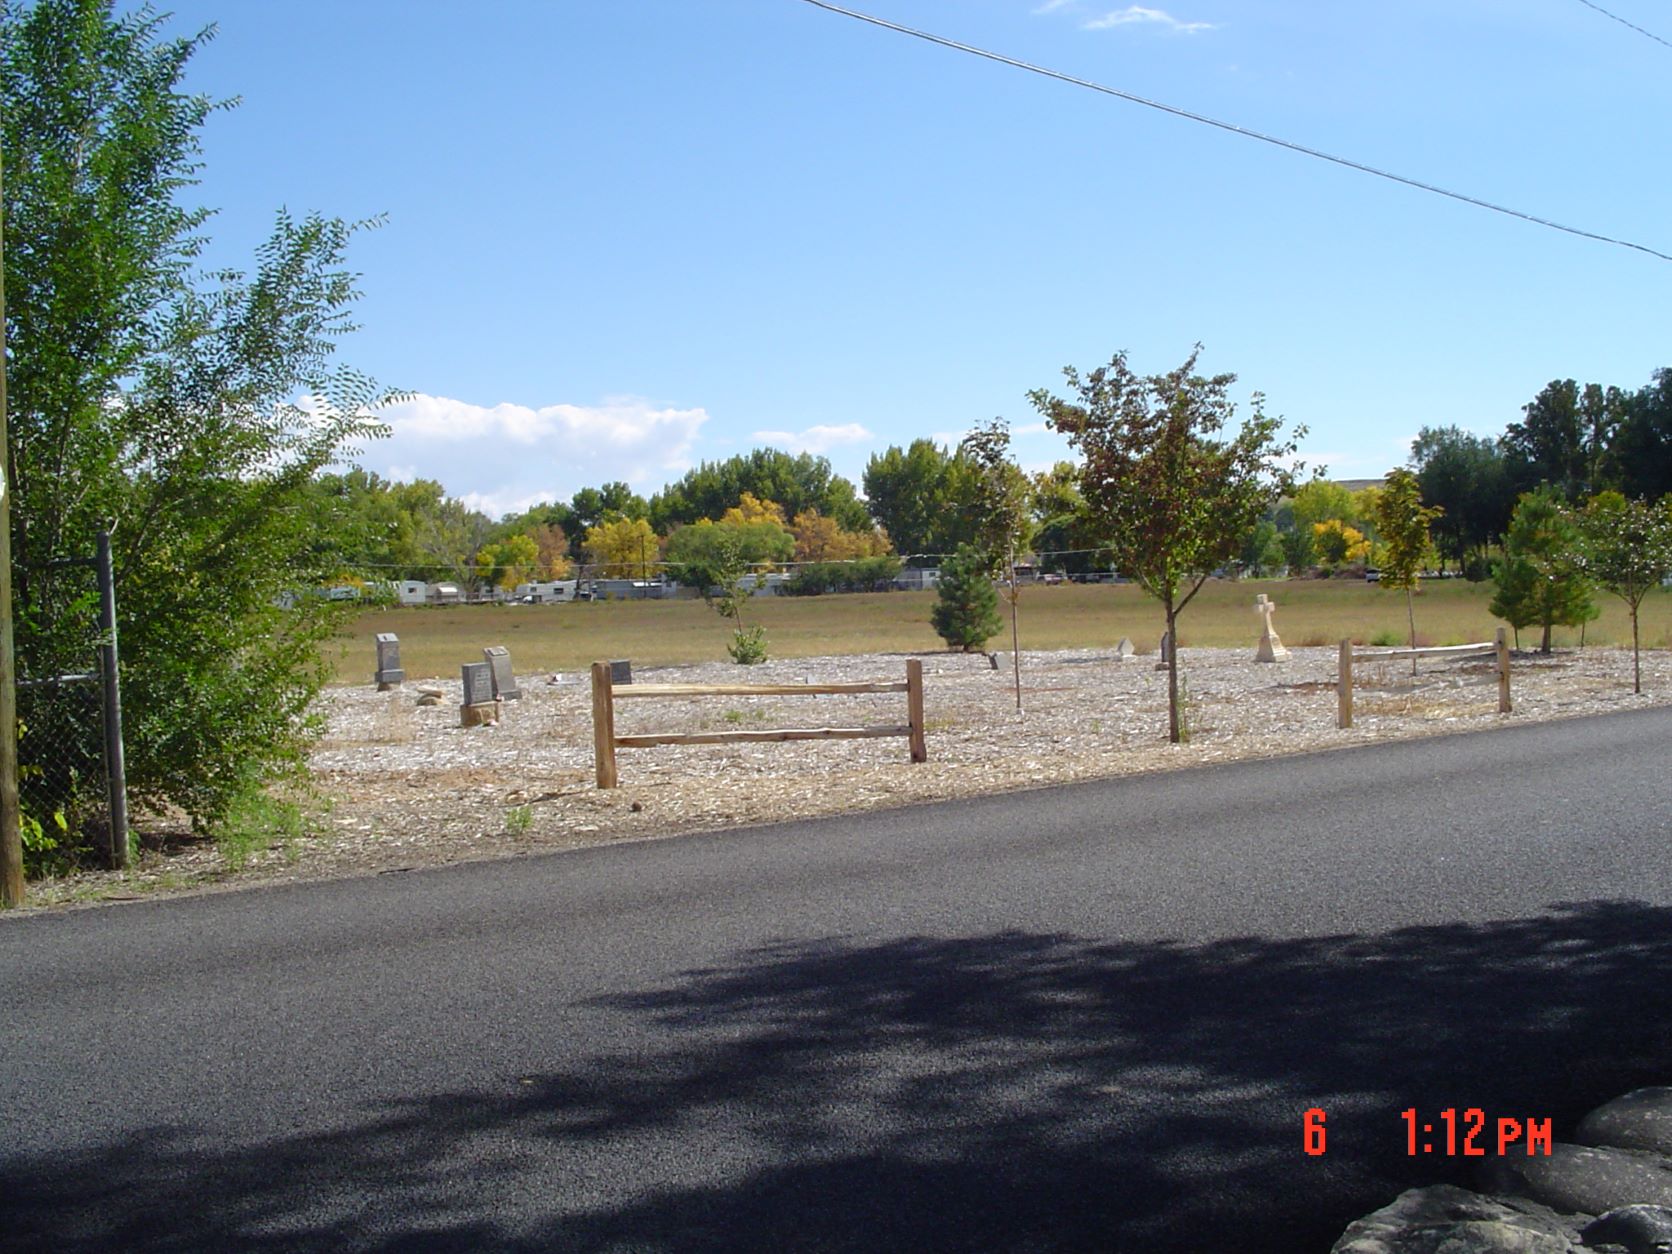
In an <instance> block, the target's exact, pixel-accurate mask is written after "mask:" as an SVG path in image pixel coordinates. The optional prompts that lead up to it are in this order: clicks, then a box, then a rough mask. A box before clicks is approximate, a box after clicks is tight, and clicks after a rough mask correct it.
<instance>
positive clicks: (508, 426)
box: [356, 394, 709, 517]
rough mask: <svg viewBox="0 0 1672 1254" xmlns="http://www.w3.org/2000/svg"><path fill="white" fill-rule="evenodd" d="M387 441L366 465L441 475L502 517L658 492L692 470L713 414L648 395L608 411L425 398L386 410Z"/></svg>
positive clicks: (608, 406) (611, 404) (369, 451)
mask: <svg viewBox="0 0 1672 1254" xmlns="http://www.w3.org/2000/svg"><path fill="white" fill-rule="evenodd" d="M377 417H378V419H379V420H381V421H382V422H383V423H384V424H385V425H386V426H387V427H388V428H389V438H388V439H386V440H375V441H368V442H367V443H366V444H365V446H364V447H363V448H362V451H361V455H360V456H359V457H358V458H357V459H356V460H358V461H359V462H360V463H361V464H362V465H364V466H365V467H366V468H367V469H369V470H373V471H376V472H377V473H378V474H380V475H383V476H384V477H386V478H389V479H398V480H401V481H405V482H410V481H411V480H413V479H434V480H437V481H439V482H440V483H441V485H442V487H444V488H445V489H446V491H447V494H448V495H449V496H454V497H457V498H459V499H460V500H462V501H464V502H465V503H466V504H469V505H471V506H472V507H473V508H476V509H480V510H482V511H483V512H484V513H487V514H490V515H493V516H496V517H497V516H499V515H502V514H506V513H511V512H515V511H518V510H522V509H526V508H528V507H529V506H530V505H533V504H536V503H537V502H539V501H549V500H553V499H565V498H567V497H568V496H570V495H572V494H573V493H574V492H575V491H576V490H578V489H579V488H582V487H584V486H586V485H587V484H593V485H596V484H600V483H608V482H610V481H611V480H615V479H620V480H625V481H626V482H627V483H629V484H632V485H633V486H634V487H635V488H636V489H638V490H640V491H645V490H655V489H656V488H659V487H660V486H661V485H662V484H663V483H664V482H665V481H666V480H668V479H670V478H674V477H677V476H678V475H679V474H681V473H683V472H684V471H685V470H687V469H689V468H690V464H691V457H690V453H691V449H692V446H693V445H694V444H695V443H696V440H697V437H698V435H699V433H700V432H701V430H702V427H703V424H704V423H706V422H708V421H709V415H708V412H707V411H706V410H704V409H701V408H695V409H675V408H671V407H665V406H658V405H654V404H652V403H651V402H649V401H647V400H643V399H641V398H639V397H632V396H621V397H610V398H607V399H606V400H605V401H604V402H603V403H602V404H599V405H571V404H562V405H545V406H541V407H538V408H535V407H531V406H528V405H518V404H513V403H511V402H502V403H500V404H498V405H476V404H472V403H471V402H469V401H461V400H455V399H453V398H451V397H446V396H426V395H422V394H420V395H418V396H414V397H411V398H410V399H408V400H406V401H403V402H401V403H400V404H398V405H391V406H389V407H388V408H387V409H385V410H382V411H380V412H379V413H378V414H377Z"/></svg>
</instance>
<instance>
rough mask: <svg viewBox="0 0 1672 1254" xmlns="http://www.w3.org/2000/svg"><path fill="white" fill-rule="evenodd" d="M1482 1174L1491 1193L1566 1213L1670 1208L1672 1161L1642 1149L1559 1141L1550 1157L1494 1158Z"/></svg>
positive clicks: (1595, 1213) (1671, 1201) (1483, 1169)
mask: <svg viewBox="0 0 1672 1254" xmlns="http://www.w3.org/2000/svg"><path fill="white" fill-rule="evenodd" d="M1480 1176H1481V1181H1482V1183H1483V1184H1484V1185H1485V1187H1486V1188H1487V1189H1489V1190H1490V1191H1491V1192H1493V1193H1514V1194H1516V1195H1517V1196H1518V1197H1527V1198H1531V1199H1532V1200H1533V1201H1535V1202H1543V1203H1544V1204H1545V1205H1546V1206H1553V1207H1555V1208H1556V1209H1557V1210H1563V1211H1583V1212H1585V1213H1586V1214H1589V1215H1601V1214H1603V1213H1604V1212H1606V1211H1611V1210H1615V1209H1617V1208H1619V1207H1622V1206H1632V1205H1636V1204H1638V1203H1644V1204H1647V1205H1651V1206H1672V1158H1667V1157H1666V1156H1664V1155H1661V1154H1649V1153H1645V1152H1643V1151H1642V1150H1629V1149H1597V1148H1594V1147H1592V1146H1589V1145H1565V1144H1563V1143H1561V1142H1557V1143H1556V1144H1555V1145H1553V1146H1552V1147H1551V1152H1550V1154H1549V1155H1547V1156H1545V1155H1541V1156H1538V1157H1528V1158H1498V1159H1494V1160H1492V1161H1491V1162H1488V1163H1486V1164H1485V1165H1484V1166H1483V1167H1482V1168H1481V1173H1480Z"/></svg>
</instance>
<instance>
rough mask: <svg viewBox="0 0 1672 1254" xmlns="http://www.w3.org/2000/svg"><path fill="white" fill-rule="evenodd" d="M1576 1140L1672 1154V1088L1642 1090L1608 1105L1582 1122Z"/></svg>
mask: <svg viewBox="0 0 1672 1254" xmlns="http://www.w3.org/2000/svg"><path fill="white" fill-rule="evenodd" d="M1573 1139H1574V1140H1576V1141H1578V1142H1579V1143H1580V1144H1581V1145H1611V1146H1613V1147H1614V1148H1616V1149H1635V1150H1652V1151H1654V1152H1655V1153H1657V1154H1672V1088H1652V1089H1638V1090H1636V1091H1635V1092H1632V1093H1627V1094H1626V1095H1625V1096H1624V1097H1616V1098H1615V1099H1614V1100H1613V1101H1611V1102H1604V1103H1603V1104H1602V1105H1601V1106H1598V1107H1597V1108H1596V1109H1595V1110H1593V1111H1592V1112H1591V1113H1590V1114H1588V1115H1586V1116H1585V1117H1584V1118H1583V1119H1581V1120H1580V1121H1579V1127H1578V1128H1577V1129H1576V1130H1575V1132H1574V1136H1573Z"/></svg>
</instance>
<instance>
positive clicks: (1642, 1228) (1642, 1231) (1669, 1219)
mask: <svg viewBox="0 0 1672 1254" xmlns="http://www.w3.org/2000/svg"><path fill="white" fill-rule="evenodd" d="M1580 1235H1581V1236H1583V1237H1584V1238H1585V1244H1586V1245H1587V1246H1593V1245H1618V1246H1620V1247H1621V1248H1623V1249H1624V1250H1625V1252H1626V1254H1664V1251H1666V1250H1672V1210H1668V1209H1667V1208H1666V1207H1664V1206H1622V1207H1621V1208H1620V1209H1619V1210H1611V1211H1609V1212H1608V1213H1607V1214H1606V1215H1604V1216H1602V1218H1600V1219H1594V1220H1592V1221H1591V1222H1590V1223H1588V1224H1586V1225H1585V1229H1584V1231H1583V1232H1582V1233H1581V1234H1580Z"/></svg>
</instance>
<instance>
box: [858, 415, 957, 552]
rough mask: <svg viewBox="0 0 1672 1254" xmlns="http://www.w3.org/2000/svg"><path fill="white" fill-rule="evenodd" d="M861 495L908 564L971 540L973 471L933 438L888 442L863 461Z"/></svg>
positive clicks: (951, 550)
mask: <svg viewBox="0 0 1672 1254" xmlns="http://www.w3.org/2000/svg"><path fill="white" fill-rule="evenodd" d="M863 482H864V484H865V499H866V501H867V503H868V504H869V506H870V509H871V516H872V517H873V518H875V519H876V521H877V525H878V526H880V527H882V529H883V530H884V531H886V532H888V538H889V539H890V540H892V541H893V542H894V548H895V550H896V551H897V552H898V553H899V554H900V555H901V556H902V557H904V558H906V560H907V563H908V565H911V564H915V565H918V566H934V565H936V564H937V561H938V558H937V555H938V554H943V553H951V552H953V551H954V550H955V549H956V548H957V547H958V546H959V545H960V544H977V543H978V537H977V536H976V533H975V524H976V513H975V510H974V508H973V506H974V502H975V497H976V470H975V468H974V467H973V466H972V465H971V464H970V461H969V459H968V458H967V457H964V456H961V455H960V454H959V453H957V452H947V451H946V450H945V449H943V448H941V447H940V445H938V444H936V443H935V442H934V441H933V440H913V441H912V442H911V444H910V446H908V447H907V448H905V449H901V448H899V447H898V446H890V447H889V448H888V449H887V450H886V451H885V452H882V453H878V454H875V455H873V456H872V458H871V460H870V461H869V462H867V463H866V465H865V475H864V479H863Z"/></svg>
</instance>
